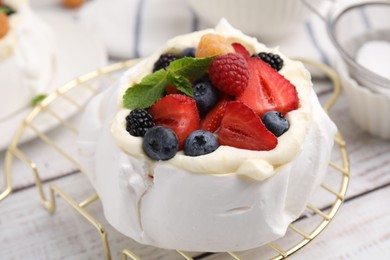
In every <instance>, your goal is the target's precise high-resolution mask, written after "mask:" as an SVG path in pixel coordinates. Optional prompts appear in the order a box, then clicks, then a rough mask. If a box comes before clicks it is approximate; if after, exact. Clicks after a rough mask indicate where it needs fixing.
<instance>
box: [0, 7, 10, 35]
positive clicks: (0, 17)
mask: <svg viewBox="0 0 390 260" xmlns="http://www.w3.org/2000/svg"><path fill="white" fill-rule="evenodd" d="M8 31H9V23H8V17H7V15H6V14H4V13H2V12H0V39H1V38H3V37H4V36H5V35H6V34H7V33H8Z"/></svg>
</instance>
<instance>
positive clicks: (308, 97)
mask: <svg viewBox="0 0 390 260" xmlns="http://www.w3.org/2000/svg"><path fill="white" fill-rule="evenodd" d="M335 132H336V127H335V125H334V124H333V123H332V121H331V120H330V119H329V117H328V116H327V114H326V113H325V112H324V111H323V110H322V108H321V106H320V104H319V102H318V99H317V97H316V95H315V93H314V90H313V88H312V83H311V79H310V74H309V72H308V71H307V70H306V69H305V68H304V67H303V65H302V64H301V63H300V62H297V61H293V60H291V59H289V58H287V57H286V56H284V55H283V54H282V53H280V52H279V51H278V50H277V49H269V48H267V47H266V46H264V45H263V44H261V43H259V42H258V41H257V40H256V39H255V38H251V37H248V36H246V35H244V34H243V33H241V32H240V31H239V30H237V29H234V28H232V27H231V26H230V25H229V24H228V23H227V21H226V20H222V21H221V22H220V23H219V24H218V25H217V26H216V27H215V29H207V30H203V31H199V32H194V33H191V34H188V35H183V36H178V37H176V38H174V39H172V40H170V41H168V42H167V43H166V45H165V46H163V47H162V48H161V49H160V50H159V51H157V52H156V53H155V54H154V55H152V56H151V57H149V58H146V59H144V60H143V61H141V62H140V63H138V64H137V65H135V66H134V67H132V68H131V69H129V70H128V71H127V72H126V73H125V74H124V75H123V77H122V78H121V79H120V81H119V83H118V84H116V85H115V86H114V87H111V88H109V89H107V90H106V91H105V92H103V93H102V94H100V95H99V96H97V97H96V98H94V99H93V100H92V101H91V103H90V104H89V105H88V107H87V108H86V111H85V114H84V117H83V124H82V126H81V128H80V137H79V151H80V155H81V158H82V164H83V166H84V167H85V170H86V171H87V173H88V176H89V178H90V180H91V182H92V184H93V186H94V188H95V189H96V191H97V194H98V195H99V197H100V199H101V201H102V204H103V209H104V214H105V216H106V218H107V220H108V221H109V223H111V225H112V226H114V227H115V228H116V229H117V230H119V231H120V232H122V233H123V234H125V235H126V236H129V237H131V238H133V239H134V240H136V241H138V242H139V243H142V244H148V245H153V246H157V247H162V248H168V249H180V250H186V251H214V252H218V251H238V250H245V249H250V248H254V247H257V246H261V245H263V244H266V243H268V242H270V241H272V240H275V239H277V238H279V237H281V236H283V235H284V234H285V232H286V229H287V227H288V225H289V223H291V222H292V221H293V220H295V219H296V218H298V217H299V215H300V214H301V213H302V212H303V210H304V209H305V206H306V204H307V202H308V199H309V198H310V196H311V194H312V193H313V190H314V189H315V188H316V187H317V186H318V185H319V184H320V182H321V181H322V179H323V177H324V175H325V172H326V168H327V165H328V162H329V158H330V154H331V150H332V146H333V138H334V135H335Z"/></svg>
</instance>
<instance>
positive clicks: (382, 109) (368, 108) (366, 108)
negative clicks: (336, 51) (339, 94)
mask: <svg viewBox="0 0 390 260" xmlns="http://www.w3.org/2000/svg"><path fill="white" fill-rule="evenodd" d="M336 66H337V68H336V69H337V71H338V73H339V75H340V79H341V84H342V86H343V89H344V91H345V94H346V97H347V101H348V106H349V110H350V113H351V115H352V118H353V119H354V120H355V122H356V123H357V124H358V125H359V126H360V127H361V128H362V129H363V130H365V131H367V132H368V133H370V134H372V135H374V136H378V137H381V138H383V139H390V120H389V114H390V96H387V95H384V94H383V93H374V92H373V91H371V90H370V89H369V88H367V87H364V86H361V85H359V84H358V83H357V82H356V80H354V79H352V78H351V77H350V75H349V74H348V70H347V66H346V64H345V63H344V62H343V61H341V60H339V61H338V62H337V63H336Z"/></svg>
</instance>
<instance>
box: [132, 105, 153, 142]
mask: <svg viewBox="0 0 390 260" xmlns="http://www.w3.org/2000/svg"><path fill="white" fill-rule="evenodd" d="M153 126H154V123H153V118H152V116H151V115H150V114H149V113H148V111H146V110H144V109H139V108H137V109H134V110H132V111H131V112H130V114H129V115H128V116H126V131H127V132H129V133H130V134H131V135H132V136H144V135H145V133H146V131H148V129H149V128H151V127H153Z"/></svg>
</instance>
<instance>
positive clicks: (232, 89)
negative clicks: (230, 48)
mask: <svg viewBox="0 0 390 260" xmlns="http://www.w3.org/2000/svg"><path fill="white" fill-rule="evenodd" d="M209 75H210V79H211V82H212V83H213V85H214V86H215V87H216V88H218V89H219V90H220V91H222V92H224V93H226V94H228V95H233V96H237V95H240V94H241V93H242V92H243V91H244V90H245V88H246V86H247V85H248V80H249V69H248V63H247V61H246V60H245V58H244V57H243V56H242V55H241V54H238V53H228V54H224V55H220V56H218V57H216V58H215V59H213V61H212V62H211V64H210V68H209Z"/></svg>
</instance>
